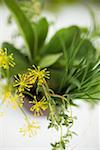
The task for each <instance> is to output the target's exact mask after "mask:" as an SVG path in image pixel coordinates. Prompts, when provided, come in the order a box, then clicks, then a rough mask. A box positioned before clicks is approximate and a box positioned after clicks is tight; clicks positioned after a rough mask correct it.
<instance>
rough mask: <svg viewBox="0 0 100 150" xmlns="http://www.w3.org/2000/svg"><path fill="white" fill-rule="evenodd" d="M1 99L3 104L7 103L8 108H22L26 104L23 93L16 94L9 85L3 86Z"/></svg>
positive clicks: (0, 93)
mask: <svg viewBox="0 0 100 150" xmlns="http://www.w3.org/2000/svg"><path fill="white" fill-rule="evenodd" d="M0 98H1V99H2V103H6V104H7V106H8V105H11V106H12V108H13V109H16V108H17V107H18V106H19V107H22V106H23V103H24V95H23V94H22V93H20V94H17V93H15V92H14V91H13V89H12V86H9V85H4V86H2V89H1V91H0Z"/></svg>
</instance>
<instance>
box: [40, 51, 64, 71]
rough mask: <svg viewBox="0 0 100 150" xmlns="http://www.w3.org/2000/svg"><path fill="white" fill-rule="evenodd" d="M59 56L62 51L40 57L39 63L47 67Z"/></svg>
mask: <svg viewBox="0 0 100 150" xmlns="http://www.w3.org/2000/svg"><path fill="white" fill-rule="evenodd" d="M61 56H62V53H58V54H49V55H47V56H45V57H43V58H42V59H41V61H40V63H39V65H40V67H41V68H44V67H49V66H51V65H53V64H54V63H55V62H56V61H57V60H58V59H59V58H60V57H61Z"/></svg>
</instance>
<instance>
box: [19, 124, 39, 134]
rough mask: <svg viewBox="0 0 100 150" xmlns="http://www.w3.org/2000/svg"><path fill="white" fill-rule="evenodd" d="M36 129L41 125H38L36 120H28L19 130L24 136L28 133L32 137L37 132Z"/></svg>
mask: <svg viewBox="0 0 100 150" xmlns="http://www.w3.org/2000/svg"><path fill="white" fill-rule="evenodd" d="M36 129H39V126H38V125H36V122H35V121H32V122H31V123H30V122H26V124H25V126H24V127H23V128H20V130H19V132H20V133H22V135H23V136H26V135H28V136H29V137H32V136H33V135H34V134H36Z"/></svg>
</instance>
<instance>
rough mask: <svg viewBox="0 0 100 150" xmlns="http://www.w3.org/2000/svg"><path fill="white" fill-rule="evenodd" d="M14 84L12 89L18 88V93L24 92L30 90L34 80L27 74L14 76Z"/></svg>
mask: <svg viewBox="0 0 100 150" xmlns="http://www.w3.org/2000/svg"><path fill="white" fill-rule="evenodd" d="M15 79H16V80H15V84H14V87H18V92H24V90H25V89H26V90H30V88H31V87H32V86H33V84H34V82H35V81H34V79H33V77H32V76H30V75H29V74H28V73H26V74H22V75H21V74H18V77H17V76H15Z"/></svg>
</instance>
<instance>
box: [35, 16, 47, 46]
mask: <svg viewBox="0 0 100 150" xmlns="http://www.w3.org/2000/svg"><path fill="white" fill-rule="evenodd" d="M36 30H37V36H38V48H39V49H40V48H41V47H42V45H43V43H44V41H45V39H46V36H47V33H48V22H47V20H46V19H45V18H42V19H40V20H39V22H38V23H37V24H36Z"/></svg>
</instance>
